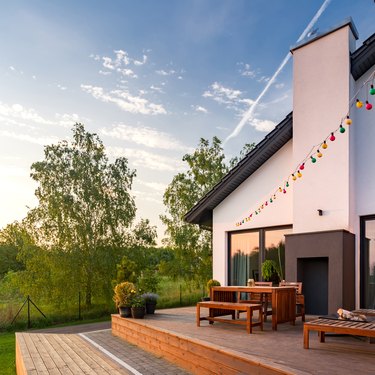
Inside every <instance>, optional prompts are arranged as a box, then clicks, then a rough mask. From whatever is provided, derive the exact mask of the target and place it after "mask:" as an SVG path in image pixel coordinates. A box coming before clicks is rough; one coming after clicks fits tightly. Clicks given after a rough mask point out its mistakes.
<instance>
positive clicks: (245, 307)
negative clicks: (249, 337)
mask: <svg viewBox="0 0 375 375" xmlns="http://www.w3.org/2000/svg"><path fill="white" fill-rule="evenodd" d="M201 307H206V308H208V309H210V312H209V316H205V317H201V315H200V309H201ZM213 309H215V310H216V309H217V310H227V311H231V312H233V313H232V314H231V315H232V319H223V318H219V317H217V316H214V314H213V313H212V312H213V311H214V310H213ZM236 311H244V312H246V320H236V319H235V312H236ZM254 311H258V313H259V318H258V321H256V322H253V313H254ZM201 320H208V321H209V322H210V324H212V323H213V322H224V323H232V324H243V325H246V331H247V333H252V331H253V327H256V326H260V329H261V330H262V331H263V314H262V305H261V304H254V303H236V302H218V301H203V302H198V303H197V326H198V327H199V326H200V322H201Z"/></svg>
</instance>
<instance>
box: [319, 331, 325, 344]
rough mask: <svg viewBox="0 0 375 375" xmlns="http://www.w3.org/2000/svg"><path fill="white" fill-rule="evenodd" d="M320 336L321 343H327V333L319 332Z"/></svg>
mask: <svg viewBox="0 0 375 375" xmlns="http://www.w3.org/2000/svg"><path fill="white" fill-rule="evenodd" d="M319 333H320V334H319V337H320V342H325V341H326V340H325V339H326V333H325V332H323V331H321V332H319Z"/></svg>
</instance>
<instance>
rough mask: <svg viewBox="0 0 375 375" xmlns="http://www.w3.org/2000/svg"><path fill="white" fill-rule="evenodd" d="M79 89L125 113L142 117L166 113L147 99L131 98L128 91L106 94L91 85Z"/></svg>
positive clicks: (159, 105)
mask: <svg viewBox="0 0 375 375" xmlns="http://www.w3.org/2000/svg"><path fill="white" fill-rule="evenodd" d="M81 89H82V90H83V91H85V92H87V93H89V94H91V95H92V96H93V97H94V98H95V99H98V100H100V101H102V102H104V103H114V104H116V105H117V106H118V107H119V108H121V109H122V110H123V111H126V112H131V113H141V114H144V115H160V114H166V113H167V111H166V110H165V109H164V107H163V106H162V105H161V104H154V103H150V102H149V101H148V100H147V99H144V98H141V97H139V96H132V95H131V94H130V93H129V92H128V91H124V90H113V91H110V92H108V93H107V92H105V91H104V89H103V88H102V87H98V86H91V85H81Z"/></svg>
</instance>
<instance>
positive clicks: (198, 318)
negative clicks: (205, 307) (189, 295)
mask: <svg viewBox="0 0 375 375" xmlns="http://www.w3.org/2000/svg"><path fill="white" fill-rule="evenodd" d="M200 325H201V310H200V306H199V303H197V326H198V327H200Z"/></svg>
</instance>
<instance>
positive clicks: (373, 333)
mask: <svg viewBox="0 0 375 375" xmlns="http://www.w3.org/2000/svg"><path fill="white" fill-rule="evenodd" d="M310 331H317V332H318V333H319V337H320V342H324V341H325V333H326V332H331V333H336V334H344V335H354V336H364V337H369V338H371V337H375V322H373V321H372V322H357V321H352V320H340V319H326V318H319V319H315V320H313V321H311V322H308V323H305V324H304V325H303V347H304V348H305V349H308V348H309V333H310Z"/></svg>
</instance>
